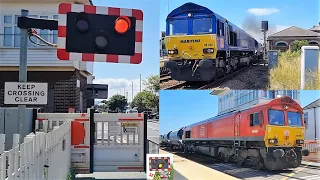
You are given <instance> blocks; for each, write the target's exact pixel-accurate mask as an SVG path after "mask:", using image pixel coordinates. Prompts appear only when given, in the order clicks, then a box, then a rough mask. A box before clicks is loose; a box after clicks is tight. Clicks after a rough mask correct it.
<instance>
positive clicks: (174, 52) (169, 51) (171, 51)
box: [168, 49, 178, 55]
mask: <svg viewBox="0 0 320 180" xmlns="http://www.w3.org/2000/svg"><path fill="white" fill-rule="evenodd" d="M168 54H171V55H172V54H178V50H177V49H175V50H168Z"/></svg>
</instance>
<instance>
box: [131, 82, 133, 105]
mask: <svg viewBox="0 0 320 180" xmlns="http://www.w3.org/2000/svg"><path fill="white" fill-rule="evenodd" d="M131 82H132V92H131V96H132V100H131V102H132V101H133V81H131Z"/></svg>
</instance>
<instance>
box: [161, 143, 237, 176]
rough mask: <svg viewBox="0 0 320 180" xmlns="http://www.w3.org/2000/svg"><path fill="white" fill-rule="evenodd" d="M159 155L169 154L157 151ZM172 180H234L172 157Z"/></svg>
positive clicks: (182, 159)
mask: <svg viewBox="0 0 320 180" xmlns="http://www.w3.org/2000/svg"><path fill="white" fill-rule="evenodd" d="M159 154H170V153H168V152H166V151H163V150H161V149H160V150H159ZM173 168H174V176H173V179H174V180H188V179H190V180H212V179H223V180H234V179H237V178H234V177H232V176H230V175H227V174H224V173H222V172H219V171H216V170H214V169H211V168H209V167H206V166H203V165H201V164H198V163H195V162H193V161H190V160H188V159H186V158H183V157H180V156H177V155H173Z"/></svg>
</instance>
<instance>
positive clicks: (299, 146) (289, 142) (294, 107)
mask: <svg viewBox="0 0 320 180" xmlns="http://www.w3.org/2000/svg"><path fill="white" fill-rule="evenodd" d="M277 101H281V102H280V103H278V102H277ZM303 118H304V117H303V110H302V108H301V106H300V105H299V104H298V103H296V102H295V101H293V100H292V99H290V98H281V99H280V100H275V101H274V103H272V104H270V106H269V109H268V110H267V119H268V123H267V125H266V126H265V137H264V141H265V146H266V152H265V153H263V154H262V156H264V160H265V165H266V167H267V169H269V170H277V169H286V168H295V167H298V166H299V165H300V164H301V161H302V156H308V155H309V151H308V150H307V149H303V144H304V134H305V127H304V119H303Z"/></svg>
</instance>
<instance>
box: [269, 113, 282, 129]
mask: <svg viewBox="0 0 320 180" xmlns="http://www.w3.org/2000/svg"><path fill="white" fill-rule="evenodd" d="M268 119H269V124H270V125H278V126H283V125H284V113H283V111H280V110H274V109H270V110H268Z"/></svg>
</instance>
